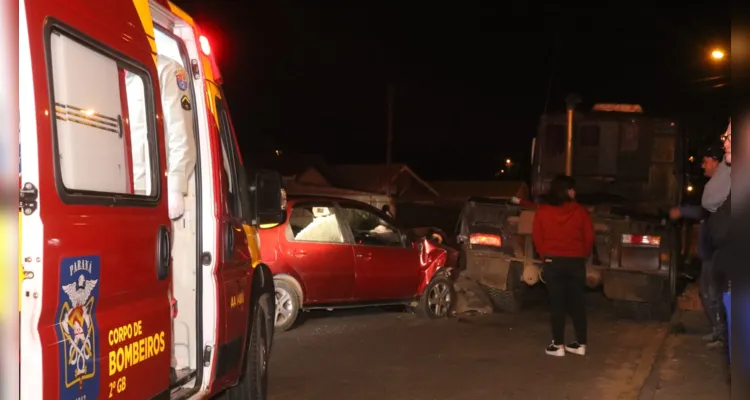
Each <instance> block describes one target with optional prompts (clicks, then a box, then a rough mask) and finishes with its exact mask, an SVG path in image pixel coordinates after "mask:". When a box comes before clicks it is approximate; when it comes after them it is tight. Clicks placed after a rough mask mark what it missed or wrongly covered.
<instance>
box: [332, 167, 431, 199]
mask: <svg viewBox="0 0 750 400" xmlns="http://www.w3.org/2000/svg"><path fill="white" fill-rule="evenodd" d="M322 172H323V175H325V176H326V177H327V178H328V179H329V181H330V182H331V183H332V184H333V185H334V186H337V187H342V188H347V189H355V190H362V191H365V192H369V193H380V194H385V195H390V196H391V197H393V198H394V199H399V200H402V201H409V200H421V199H429V200H434V199H436V198H438V197H439V196H440V194H439V193H438V191H437V190H435V189H434V188H433V187H432V186H431V185H430V184H429V183H427V182H426V181H424V180H423V179H422V178H420V177H419V176H418V175H417V174H416V173H414V171H412V170H411V168H409V167H408V166H407V165H406V164H390V165H386V164H347V165H330V166H326V167H324V168H323V169H322Z"/></svg>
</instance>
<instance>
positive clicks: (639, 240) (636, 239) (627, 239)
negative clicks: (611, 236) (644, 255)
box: [622, 234, 661, 247]
mask: <svg viewBox="0 0 750 400" xmlns="http://www.w3.org/2000/svg"><path fill="white" fill-rule="evenodd" d="M622 244H628V245H631V246H644V247H659V245H660V244H661V237H660V236H649V235H629V234H625V235H622Z"/></svg>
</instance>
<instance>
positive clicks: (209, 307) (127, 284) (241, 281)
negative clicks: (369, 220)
mask: <svg viewBox="0 0 750 400" xmlns="http://www.w3.org/2000/svg"><path fill="white" fill-rule="evenodd" d="M19 9H20V11H19V12H20V15H19V37H20V43H19V67H20V68H19V72H20V74H19V85H20V86H19V89H20V90H19V93H20V95H19V108H20V143H21V175H20V180H21V193H20V204H19V211H20V214H21V221H20V224H19V231H20V232H19V240H20V243H21V244H20V264H21V268H22V277H23V279H22V281H21V283H20V285H21V286H20V294H21V298H20V332H19V333H20V335H19V336H20V348H21V354H20V370H21V381H20V388H21V397H22V398H29V399H40V398H44V399H59V398H65V399H86V398H88V399H94V398H117V397H121V398H172V399H177V398H205V397H209V396H211V395H215V394H217V393H219V392H221V391H224V390H229V391H232V392H234V393H233V394H234V395H239V396H241V397H247V398H251V399H262V398H265V391H266V384H267V382H266V379H267V362H268V357H269V354H270V348H271V344H272V338H273V310H274V308H275V302H274V289H273V278H272V276H271V273H270V270H269V269H268V267H267V266H266V265H265V264H263V263H262V260H261V258H260V252H259V247H260V246H259V242H258V235H257V229H258V226H260V225H261V224H268V223H278V222H280V221H281V220H282V218H283V210H282V190H281V179H280V177H279V176H278V174H275V173H273V172H269V171H256V172H254V173H252V174H247V173H246V171H245V169H244V166H243V161H242V157H241V155H240V152H239V147H238V145H237V143H236V136H235V132H234V128H233V126H232V122H231V118H230V115H229V108H228V105H227V103H226V99H225V97H224V94H223V91H222V88H221V84H222V79H221V74H220V71H219V69H218V68H217V66H216V63H215V61H214V58H213V54H212V52H211V47H210V41H209V39H208V38H206V37H205V36H203V35H201V31H200V28H199V27H198V25H197V24H196V23H195V22H194V21H193V19H192V18H191V17H190V16H189V15H188V14H186V13H185V12H184V11H182V10H181V9H179V8H178V7H176V6H175V5H174V4H172V3H170V2H168V1H166V0H159V1H157V0H151V1H149V0H133V1H111V2H90V1H83V0H66V1H62V0H34V1H31V0H26V1H23V2H21V4H20V7H19ZM160 58H168V59H170V60H171V62H175V63H177V64H179V67H180V68H179V72H177V73H175V74H174V75H173V76H172V75H170V76H166V75H168V74H165V73H163V71H162V70H160V69H159V68H157V59H160ZM166 79H170V80H169V84H174V85H176V86H177V87H176V88H172V89H174V90H175V91H177V90H179V92H178V93H179V94H180V97H179V103H177V104H176V105H177V108H181V109H182V110H184V111H186V112H187V114H188V115H190V118H188V119H187V120H186V121H189V124H188V125H189V126H186V127H185V131H186V132H192V138H193V139H194V143H195V148H194V151H195V166H194V168H190V170H187V171H185V175H186V178H187V187H186V190H185V192H186V195H185V196H184V213H182V215H181V216H180V217H179V218H176V219H174V220H170V217H169V213H168V200H169V197H170V196H173V193H171V192H170V190H169V187H170V186H169V185H168V177H167V165H168V162H169V159H168V154H169V149H170V148H171V146H175V143H171V141H167V140H166V139H165V130H166V129H167V126H166V125H167V124H166V123H165V112H167V110H165V109H164V107H163V106H162V104H163V97H162V95H163V94H164V93H163V92H164V91H165V89H164V88H165V86H164V85H166V84H167V83H166ZM136 99H138V100H139V101H135V100H136ZM137 152H141V153H142V154H145V159H146V160H147V162H146V163H145V168H144V169H143V170H138V171H136V168H135V167H134V165H135V164H136V163H137V160H136V157H135V154H136V153H137ZM144 170H145V171H144ZM137 176H143V177H145V182H146V183H145V185H143V186H138V185H137V184H136V183H135V181H136V179H137V178H136V177H137ZM248 187H249V188H250V190H247V188H248Z"/></svg>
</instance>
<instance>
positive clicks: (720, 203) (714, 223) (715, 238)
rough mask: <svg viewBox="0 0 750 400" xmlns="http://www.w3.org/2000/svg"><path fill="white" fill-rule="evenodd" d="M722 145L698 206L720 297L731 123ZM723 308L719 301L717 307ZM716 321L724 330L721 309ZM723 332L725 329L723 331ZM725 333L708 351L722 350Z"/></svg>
mask: <svg viewBox="0 0 750 400" xmlns="http://www.w3.org/2000/svg"><path fill="white" fill-rule="evenodd" d="M722 139H723V142H724V160H723V161H722V162H721V164H719V166H718V167H717V168H716V172H715V173H714V176H712V177H711V180H709V181H708V183H707V184H706V187H705V188H704V191H703V198H702V199H701V200H702V201H701V205H702V206H703V208H705V209H706V210H707V211H708V212H710V213H711V215H710V216H709V218H708V223H707V228H708V231H709V234H708V235H709V237H710V239H711V252H712V254H711V259H712V262H713V270H714V272H713V276H714V285H716V287H718V288H719V290H720V293H722V295H723V293H724V292H726V291H727V290H728V287H727V286H728V281H727V279H726V275H725V274H724V272H725V268H726V267H727V265H725V264H726V263H727V260H726V259H725V257H724V256H725V255H726V254H727V251H726V250H727V241H728V236H729V221H730V219H731V216H730V201H729V194H730V192H731V189H732V123H731V121H730V123H729V126H728V127H727V131H726V133H724V135H723V136H722ZM720 304H722V305H723V301H722V302H721V303H720ZM720 310H721V312H720V316H719V318H720V319H721V320H720V323H721V326H722V328H723V327H724V326H726V324H725V321H726V313H725V309H724V307H721V308H720ZM723 329H724V331H723V332H726V329H725V328H723ZM725 338H726V333H723V334H722V336H721V338H720V339H719V340H716V341H713V342H712V343H709V346H711V347H723V346H724V344H725V343H726V339H725Z"/></svg>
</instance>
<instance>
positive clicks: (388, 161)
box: [385, 83, 393, 199]
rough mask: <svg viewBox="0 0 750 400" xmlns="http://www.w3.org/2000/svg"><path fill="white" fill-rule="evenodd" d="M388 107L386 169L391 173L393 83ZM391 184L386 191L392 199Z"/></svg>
mask: <svg viewBox="0 0 750 400" xmlns="http://www.w3.org/2000/svg"><path fill="white" fill-rule="evenodd" d="M386 102H387V106H388V126H387V128H386V129H387V132H386V135H387V139H386V151H385V168H386V171H390V167H391V163H392V162H393V83H388V94H387V99H386ZM391 184H392V182H390V181H389V182H388V187H387V189H386V195H387V196H388V198H389V199H390V198H391Z"/></svg>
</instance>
